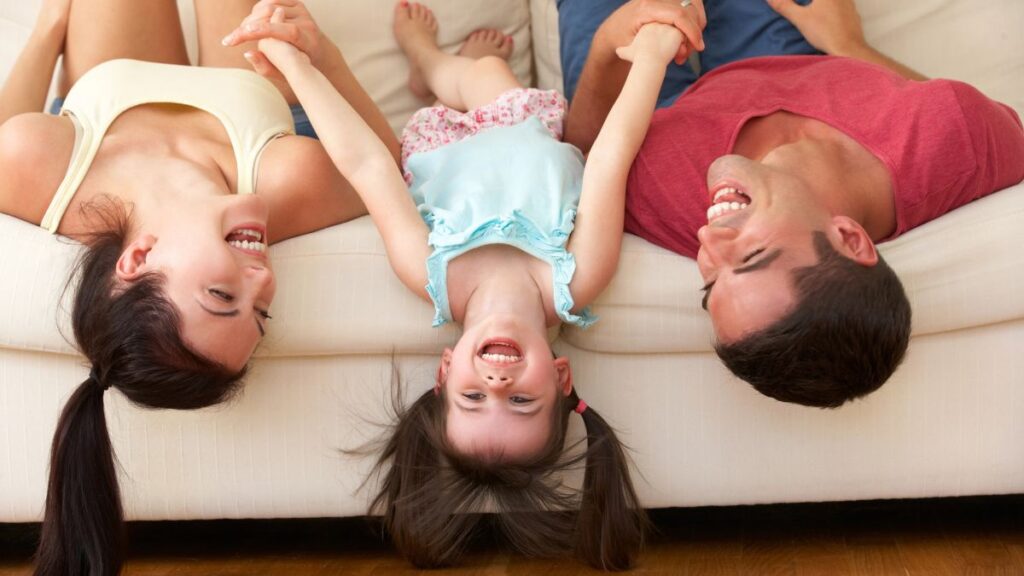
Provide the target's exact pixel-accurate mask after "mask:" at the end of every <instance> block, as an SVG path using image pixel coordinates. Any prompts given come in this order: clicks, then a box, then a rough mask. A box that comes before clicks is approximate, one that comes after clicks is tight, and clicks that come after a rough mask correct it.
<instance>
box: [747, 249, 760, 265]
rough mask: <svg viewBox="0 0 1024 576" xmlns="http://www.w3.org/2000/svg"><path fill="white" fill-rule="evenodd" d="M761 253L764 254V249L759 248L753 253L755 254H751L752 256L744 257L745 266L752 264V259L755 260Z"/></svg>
mask: <svg viewBox="0 0 1024 576" xmlns="http://www.w3.org/2000/svg"><path fill="white" fill-rule="evenodd" d="M761 252H764V248H758V249H757V250H754V251H753V252H751V253H750V254H747V255H746V256H744V257H743V264H746V263H747V262H750V260H751V259H752V258H753V257H754V256H757V255H758V254H760V253H761Z"/></svg>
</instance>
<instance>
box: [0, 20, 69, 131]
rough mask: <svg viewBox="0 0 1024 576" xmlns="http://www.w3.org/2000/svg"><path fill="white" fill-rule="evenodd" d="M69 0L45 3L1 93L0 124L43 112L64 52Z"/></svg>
mask: <svg viewBox="0 0 1024 576" xmlns="http://www.w3.org/2000/svg"><path fill="white" fill-rule="evenodd" d="M70 8H71V0H46V2H44V3H43V7H42V10H40V12H39V17H38V18H37V19H36V25H35V27H34V28H33V29H32V34H31V35H30V36H29V39H28V43H27V44H26V45H25V48H24V49H23V50H22V51H21V54H20V55H19V56H18V59H17V60H16V61H15V63H14V67H13V68H12V69H11V73H10V75H9V76H7V81H6V82H5V83H4V86H3V89H2V90H0V124H3V123H4V122H6V121H7V120H8V119H9V118H11V117H12V116H17V115H18V114H24V113H26V112H42V111H43V109H44V108H45V107H46V94H47V93H48V92H49V91H50V82H51V80H52V79H53V71H54V68H56V66H57V58H58V57H59V56H60V54H61V52H62V51H63V50H64V37H65V35H66V34H67V29H68V12H69V11H70Z"/></svg>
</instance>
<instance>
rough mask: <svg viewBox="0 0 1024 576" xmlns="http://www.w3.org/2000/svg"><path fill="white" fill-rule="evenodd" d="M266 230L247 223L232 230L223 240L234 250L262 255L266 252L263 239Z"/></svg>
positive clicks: (265, 244)
mask: <svg viewBox="0 0 1024 576" xmlns="http://www.w3.org/2000/svg"><path fill="white" fill-rule="evenodd" d="M265 236H266V231H265V230H264V229H263V228H262V227H259V226H255V225H252V224H247V225H245V226H240V227H238V228H235V229H234V230H232V231H231V232H230V233H229V234H228V235H227V236H225V237H224V241H225V242H227V243H228V245H229V246H231V247H232V248H235V249H236V250H241V251H242V252H246V253H249V254H253V255H256V256H264V255H265V254H266V252H267V243H266V242H265V241H264V237H265Z"/></svg>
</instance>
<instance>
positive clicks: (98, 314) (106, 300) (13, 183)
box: [0, 0, 399, 574]
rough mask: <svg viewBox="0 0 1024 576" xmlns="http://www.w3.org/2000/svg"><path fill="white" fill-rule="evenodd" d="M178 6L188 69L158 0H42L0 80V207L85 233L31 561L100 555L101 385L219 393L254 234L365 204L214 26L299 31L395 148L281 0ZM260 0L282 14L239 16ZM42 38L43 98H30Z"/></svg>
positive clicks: (117, 522) (347, 214) (345, 72)
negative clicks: (57, 73) (195, 36)
mask: <svg viewBox="0 0 1024 576" xmlns="http://www.w3.org/2000/svg"><path fill="white" fill-rule="evenodd" d="M195 4H196V6H195V8H196V20H197V22H198V31H199V64H200V66H202V67H204V68H198V67H189V66H188V63H189V61H188V58H187V54H186V50H185V42H184V38H183V35H182V31H181V27H180V24H179V22H180V21H179V16H178V11H177V5H176V2H175V0H147V1H146V2H138V1H136V0H92V1H90V2H71V1H70V0H44V3H43V10H42V12H41V14H40V17H39V20H38V22H37V25H36V28H35V30H34V32H33V34H32V37H31V39H30V40H29V42H28V45H27V46H26V48H25V50H24V52H23V53H22V54H21V56H20V57H19V59H18V61H17V63H16V64H15V66H14V68H13V70H12V72H11V75H10V77H9V78H8V81H7V84H6V86H5V87H4V89H3V91H2V92H0V122H2V125H0V173H2V174H3V178H0V212H4V213H6V214H9V215H12V216H15V217H17V218H20V219H23V220H26V221H29V222H32V223H35V224H39V225H41V226H43V227H45V228H46V229H48V230H49V231H51V232H54V233H59V234H62V235H65V236H69V237H71V238H73V239H76V240H79V241H81V242H82V243H83V244H85V246H86V250H85V251H84V253H83V256H82V259H81V261H80V263H79V265H78V267H77V268H76V274H75V277H76V279H77V287H76V290H77V292H76V295H75V298H74V305H73V309H72V325H73V330H74V334H75V339H76V342H77V345H78V348H79V349H80V351H81V352H82V354H83V355H84V356H85V357H86V358H87V359H88V361H89V364H90V365H91V371H90V375H89V377H88V379H86V381H85V382H83V383H82V384H81V385H80V386H79V387H78V388H77V389H76V390H75V391H74V393H73V394H72V396H71V398H70V399H69V401H68V403H67V405H66V406H65V407H64V411H63V413H62V414H61V418H60V421H59V423H58V427H57V432H56V434H55V437H54V444H53V451H52V455H51V466H50V468H51V469H50V480H49V491H48V494H47V504H46V514H45V518H44V523H43V534H42V541H41V543H40V550H39V556H38V559H39V566H38V569H37V571H38V573H42V574H115V573H117V572H118V571H119V570H120V566H121V563H122V560H123V556H122V549H123V546H122V536H121V521H122V512H121V505H120V495H119V492H118V487H117V477H116V473H115V470H114V466H113V454H112V449H111V445H110V439H109V436H108V433H107V428H106V422H105V420H104V413H103V395H104V391H105V390H106V389H107V388H109V387H115V388H117V389H118V390H120V391H121V392H122V393H123V394H125V395H126V396H127V397H128V398H129V399H130V400H132V401H133V402H135V403H136V404H140V405H143V406H146V407H152V408H172V409H192V408H199V407H203V406H208V405H211V404H215V403H217V402H220V401H222V400H224V399H225V398H227V397H229V396H230V395H231V393H232V392H233V391H234V390H235V389H236V387H237V383H238V381H239V380H240V378H241V377H242V375H243V374H244V372H245V367H246V363H247V362H248V359H249V357H250V355H251V354H252V352H253V350H254V349H255V347H256V346H257V344H258V343H259V340H260V338H261V336H262V335H263V333H264V330H265V327H266V326H265V325H266V322H267V320H269V318H270V316H269V313H268V308H269V306H270V304H271V301H272V300H273V297H274V288H275V284H274V276H273V273H272V271H271V269H270V264H269V260H268V259H267V257H266V246H267V244H269V243H272V242H275V241H279V240H282V239H285V238H289V237H291V236H295V235H298V234H302V233H305V232H310V231H313V230H317V229H320V228H324V227H326V226H330V225H332V224H337V223H340V222H344V221H346V220H349V219H352V218H354V217H356V216H359V215H362V214H364V213H365V208H364V207H363V205H362V203H361V202H360V201H359V199H358V197H357V196H356V194H355V193H354V192H353V191H352V188H351V187H350V186H349V185H348V184H347V183H346V182H345V180H344V179H343V178H342V177H341V176H340V175H339V174H338V173H337V171H336V170H335V168H334V167H333V165H332V163H331V161H330V159H329V158H328V157H327V155H326V153H325V152H324V150H323V148H322V147H321V146H320V144H319V142H317V141H316V140H315V139H312V138H306V137H300V136H295V135H292V134H291V132H292V129H293V120H292V116H291V115H290V114H289V108H288V104H287V102H288V101H289V100H291V101H294V98H293V96H292V95H291V93H290V91H289V90H287V87H286V86H283V85H282V86H278V87H276V88H275V86H274V85H273V84H271V83H270V82H268V81H266V80H264V79H262V78H260V77H259V76H258V75H256V74H254V73H252V72H250V71H248V70H236V69H234V68H244V69H247V68H249V64H248V63H247V62H246V61H245V59H244V58H243V56H242V54H243V53H244V52H245V51H246V46H244V45H243V46H238V47H228V46H226V45H225V44H230V43H231V42H230V41H227V42H224V43H223V44H222V38H223V37H224V35H225V34H227V33H228V32H230V31H232V30H234V29H235V27H236V26H237V25H238V23H239V22H240V21H243V20H245V22H247V23H249V24H253V25H254V28H253V29H251V30H248V32H249V33H250V34H257V35H258V34H262V33H265V34H268V35H284V36H285V37H287V38H289V39H290V40H291V41H292V42H294V43H295V44H296V45H298V46H301V47H302V49H303V50H305V51H307V52H308V53H310V54H311V55H312V56H313V58H314V61H315V63H316V65H317V66H318V68H319V69H320V70H322V71H323V73H324V74H325V75H326V76H328V77H329V78H330V79H331V82H332V84H333V85H334V86H335V87H336V88H337V89H338V90H339V91H340V92H342V93H343V94H345V95H346V98H348V99H349V101H351V102H353V104H354V106H355V107H356V109H357V110H358V113H359V114H361V115H362V117H363V118H364V119H365V120H366V122H367V123H368V124H369V125H370V126H372V127H373V129H374V130H375V131H376V132H377V134H378V136H379V137H380V138H381V139H382V140H384V141H385V142H386V143H387V145H388V147H389V149H390V150H392V151H393V155H394V156H395V158H396V161H397V157H398V149H399V147H398V143H397V140H396V139H395V137H394V134H393V133H392V132H391V131H390V129H389V128H388V126H387V124H386V122H385V120H384V118H383V116H382V115H381V114H380V112H379V111H378V110H377V108H376V107H375V106H374V104H373V102H372V101H371V100H370V98H369V97H368V96H367V95H366V93H365V92H364V91H363V90H362V89H361V88H360V87H359V85H358V83H357V82H356V80H355V78H354V77H353V76H352V74H351V72H350V71H349V69H348V67H347V65H346V64H345V61H344V59H343V58H342V56H341V53H340V52H339V51H338V49H337V48H336V47H334V46H333V45H332V44H331V43H330V42H328V41H327V40H326V39H324V38H323V36H322V35H321V34H320V32H319V30H318V29H317V28H316V26H315V24H314V23H313V21H312V19H311V18H310V17H309V14H308V13H307V12H306V10H305V8H304V7H303V6H302V4H301V3H300V2H298V1H296V0H279V1H274V2H270V1H264V2H260V3H256V4H254V2H252V0H196V2H195ZM274 7H281V8H283V10H284V13H285V15H286V17H285V21H284V22H281V23H278V24H275V27H274V29H272V30H271V29H267V28H261V27H260V26H261V25H260V24H254V23H256V22H259V21H260V16H259V15H260V14H261V13H262V12H265V11H267V10H268V9H273V8H274ZM264 20H265V19H264ZM61 53H63V55H64V58H63V67H62V70H61V73H62V78H61V83H60V86H61V93H62V94H64V95H66V97H67V98H66V101H65V102H64V107H63V110H62V113H61V115H60V116H50V115H45V114H40V113H37V112H35V111H37V110H41V109H42V107H43V103H44V100H45V97H46V92H47V88H48V85H49V82H50V78H51V76H52V72H53V69H54V67H55V64H56V61H57V56H58V55H60V54H61ZM126 59H130V60H126ZM205 67H216V68H217V69H214V68H205ZM281 214H287V215H288V218H287V219H284V218H282V217H280V216H279V215H281Z"/></svg>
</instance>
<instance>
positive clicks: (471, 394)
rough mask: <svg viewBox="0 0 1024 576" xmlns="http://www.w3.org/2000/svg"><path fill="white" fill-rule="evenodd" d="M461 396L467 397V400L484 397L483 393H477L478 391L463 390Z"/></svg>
mask: <svg viewBox="0 0 1024 576" xmlns="http://www.w3.org/2000/svg"><path fill="white" fill-rule="evenodd" d="M462 397H463V398H465V399H467V400H474V401H476V400H483V399H484V395H483V394H481V393H479V392H465V393H463V394H462Z"/></svg>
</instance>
